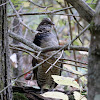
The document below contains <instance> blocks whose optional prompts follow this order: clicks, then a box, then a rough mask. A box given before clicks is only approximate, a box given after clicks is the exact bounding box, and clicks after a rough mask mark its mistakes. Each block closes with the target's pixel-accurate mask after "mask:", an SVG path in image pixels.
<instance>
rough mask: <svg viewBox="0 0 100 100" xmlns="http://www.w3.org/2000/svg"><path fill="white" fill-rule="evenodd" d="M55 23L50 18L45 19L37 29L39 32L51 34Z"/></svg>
mask: <svg viewBox="0 0 100 100" xmlns="http://www.w3.org/2000/svg"><path fill="white" fill-rule="evenodd" d="M53 25H54V23H53V22H52V21H51V20H50V19H49V18H44V19H43V20H42V21H41V23H40V24H39V25H38V27H37V31H40V32H50V31H51V29H52V26H53Z"/></svg>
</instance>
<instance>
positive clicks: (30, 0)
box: [28, 0, 53, 8]
mask: <svg viewBox="0 0 100 100" xmlns="http://www.w3.org/2000/svg"><path fill="white" fill-rule="evenodd" d="M28 1H29V2H30V3H32V4H34V5H35V6H37V7H40V8H50V7H53V6H47V7H44V6H40V5H38V4H36V3H34V2H33V1H32V0H28Z"/></svg>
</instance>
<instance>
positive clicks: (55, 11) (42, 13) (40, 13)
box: [7, 7, 73, 17]
mask: <svg viewBox="0 0 100 100" xmlns="http://www.w3.org/2000/svg"><path fill="white" fill-rule="evenodd" d="M71 8H73V7H66V8H63V9H60V10H54V11H48V12H36V13H19V15H20V16H23V15H44V14H54V13H57V12H60V11H64V10H68V9H71ZM13 16H17V15H16V14H12V15H8V16H7V17H13Z"/></svg>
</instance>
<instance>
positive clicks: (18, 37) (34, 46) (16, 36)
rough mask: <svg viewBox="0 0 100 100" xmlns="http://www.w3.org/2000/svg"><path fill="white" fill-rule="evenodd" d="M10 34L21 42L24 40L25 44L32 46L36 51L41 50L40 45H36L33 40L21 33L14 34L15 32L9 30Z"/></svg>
mask: <svg viewBox="0 0 100 100" xmlns="http://www.w3.org/2000/svg"><path fill="white" fill-rule="evenodd" d="M9 36H10V37H12V38H14V39H16V40H18V41H20V42H22V43H24V44H25V45H27V46H29V47H30V48H32V49H34V50H36V51H41V48H40V47H39V46H37V45H35V44H34V43H32V42H29V41H28V40H26V39H24V38H22V37H21V36H19V35H16V34H14V33H13V32H9Z"/></svg>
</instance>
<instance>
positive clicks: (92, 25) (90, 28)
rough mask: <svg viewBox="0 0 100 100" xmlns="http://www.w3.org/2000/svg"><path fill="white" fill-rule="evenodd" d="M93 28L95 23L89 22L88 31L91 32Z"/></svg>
mask: <svg viewBox="0 0 100 100" xmlns="http://www.w3.org/2000/svg"><path fill="white" fill-rule="evenodd" d="M94 27H95V23H94V21H91V23H90V27H89V30H90V31H92V30H93V28H94Z"/></svg>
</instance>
